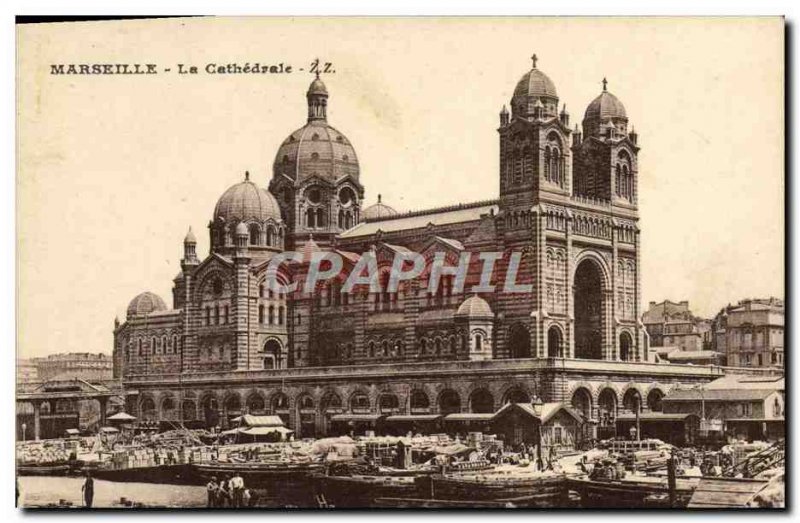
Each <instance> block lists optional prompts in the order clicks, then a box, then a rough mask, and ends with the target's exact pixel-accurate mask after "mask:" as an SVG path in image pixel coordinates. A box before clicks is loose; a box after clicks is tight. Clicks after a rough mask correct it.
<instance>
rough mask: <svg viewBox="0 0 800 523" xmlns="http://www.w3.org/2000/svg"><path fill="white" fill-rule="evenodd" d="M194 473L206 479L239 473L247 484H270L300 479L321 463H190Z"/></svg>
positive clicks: (317, 469)
mask: <svg viewBox="0 0 800 523" xmlns="http://www.w3.org/2000/svg"><path fill="white" fill-rule="evenodd" d="M191 466H192V467H193V468H194V471H195V473H196V474H197V475H198V476H200V477H201V478H203V480H204V481H208V480H209V479H211V478H212V477H217V478H222V477H225V476H231V475H233V474H240V475H241V476H242V478H243V479H244V480H245V483H246V484H247V485H252V486H254V487H259V486H265V487H266V486H272V485H274V484H275V483H276V482H278V481H281V482H285V481H289V482H293V481H301V480H303V479H305V478H306V477H307V476H308V475H309V474H310V473H312V472H317V471H320V470H322V468H323V464H322V463H319V462H314V461H274V462H243V463H220V462H217V463H197V464H194V465H191Z"/></svg>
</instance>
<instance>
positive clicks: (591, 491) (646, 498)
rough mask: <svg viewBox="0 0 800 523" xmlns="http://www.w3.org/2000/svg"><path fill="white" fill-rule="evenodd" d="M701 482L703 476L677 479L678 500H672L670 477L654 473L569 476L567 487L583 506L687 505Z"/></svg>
mask: <svg viewBox="0 0 800 523" xmlns="http://www.w3.org/2000/svg"><path fill="white" fill-rule="evenodd" d="M699 482H700V478H677V479H676V481H675V483H676V485H675V494H674V495H675V502H674V504H672V503H671V501H670V491H669V485H668V479H667V478H665V477H654V476H640V475H636V476H629V477H627V478H624V479H615V480H611V479H589V477H588V476H579V477H570V478H568V479H567V488H568V489H569V490H571V491H574V492H576V493H577V494H578V496H579V497H580V500H581V501H580V503H581V506H582V507H591V508H599V507H614V508H642V507H647V508H650V507H660V508H665V507H670V506H672V508H685V507H686V506H687V505H688V504H689V500H690V499H691V497H692V494H693V493H694V490H695V488H697V485H698V484H699Z"/></svg>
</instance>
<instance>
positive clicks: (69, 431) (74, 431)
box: [67, 429, 81, 436]
mask: <svg viewBox="0 0 800 523" xmlns="http://www.w3.org/2000/svg"><path fill="white" fill-rule="evenodd" d="M80 433H81V431H79V430H78V429H67V434H69V435H70V436H77V435H78V434H80Z"/></svg>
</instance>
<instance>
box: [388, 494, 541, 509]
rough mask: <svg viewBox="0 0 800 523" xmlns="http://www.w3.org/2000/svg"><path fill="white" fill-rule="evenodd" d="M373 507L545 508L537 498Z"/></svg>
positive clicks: (402, 501) (398, 501)
mask: <svg viewBox="0 0 800 523" xmlns="http://www.w3.org/2000/svg"><path fill="white" fill-rule="evenodd" d="M373 506H375V507H380V508H410V509H417V508H443V509H475V508H495V509H502V508H505V509H509V508H526V507H534V506H538V507H541V506H543V505H542V504H541V501H540V500H538V499H537V498H536V497H535V496H522V497H518V498H505V499H496V500H462V499H423V498H378V499H376V500H375V501H374V503H373Z"/></svg>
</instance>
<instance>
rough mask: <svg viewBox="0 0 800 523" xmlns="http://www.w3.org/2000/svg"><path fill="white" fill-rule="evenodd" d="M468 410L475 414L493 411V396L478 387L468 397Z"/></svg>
mask: <svg viewBox="0 0 800 523" xmlns="http://www.w3.org/2000/svg"><path fill="white" fill-rule="evenodd" d="M469 410H470V412H474V413H476V414H491V413H492V412H494V397H493V396H492V394H491V392H489V391H488V390H486V389H478V390H476V391H474V392H473V393H472V395H470V397H469Z"/></svg>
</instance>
